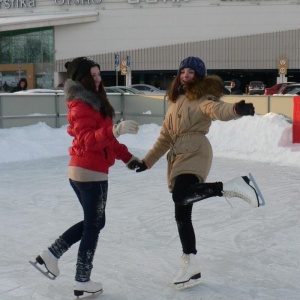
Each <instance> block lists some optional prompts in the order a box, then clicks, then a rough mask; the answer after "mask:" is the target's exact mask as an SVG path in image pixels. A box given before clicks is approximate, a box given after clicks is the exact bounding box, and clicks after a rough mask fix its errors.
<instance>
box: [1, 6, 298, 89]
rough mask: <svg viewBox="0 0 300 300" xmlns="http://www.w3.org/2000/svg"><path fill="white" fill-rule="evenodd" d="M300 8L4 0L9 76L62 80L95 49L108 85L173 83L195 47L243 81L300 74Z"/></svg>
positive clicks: (41, 83)
mask: <svg viewBox="0 0 300 300" xmlns="http://www.w3.org/2000/svg"><path fill="white" fill-rule="evenodd" d="M299 15H300V0H0V82H1V83H2V86H3V84H4V82H6V83H9V84H10V85H15V84H16V82H17V79H18V78H19V77H26V78H27V79H29V86H30V87H45V88H50V87H56V86H57V85H58V84H59V83H62V82H63V81H64V79H65V69H64V64H65V62H66V61H68V60H70V59H72V58H74V57H77V56H89V57H91V58H93V59H94V60H96V61H97V62H98V63H100V65H101V71H102V75H103V78H104V81H105V85H107V86H108V85H115V84H116V83H119V84H120V85H128V84H131V83H143V82H144V83H148V84H152V85H155V86H159V87H161V88H162V89H167V88H168V85H169V83H170V82H171V80H172V78H173V77H174V75H175V74H176V71H177V68H178V64H179V62H180V61H181V60H182V59H183V58H184V57H186V56H189V55H193V56H199V57H201V58H202V59H203V60H204V61H205V63H206V66H207V69H208V73H209V74H217V75H220V76H221V77H222V78H223V79H224V80H230V79H231V78H233V77H235V78H236V77H238V78H239V79H240V80H241V81H242V85H243V87H246V85H247V82H249V81H251V80H262V81H264V82H265V84H266V85H267V86H271V85H273V84H275V83H276V82H279V81H298V82H300V24H299ZM282 59H284V62H285V64H284V65H283V66H280V62H281V61H282Z"/></svg>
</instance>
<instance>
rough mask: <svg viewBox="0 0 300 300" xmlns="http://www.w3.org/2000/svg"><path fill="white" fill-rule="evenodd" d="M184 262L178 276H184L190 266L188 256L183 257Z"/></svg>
mask: <svg viewBox="0 0 300 300" xmlns="http://www.w3.org/2000/svg"><path fill="white" fill-rule="evenodd" d="M182 260H183V266H182V268H181V270H180V271H179V273H178V276H180V275H182V274H183V273H184V272H185V271H186V269H187V268H188V267H189V265H190V259H189V257H188V255H187V254H184V255H182Z"/></svg>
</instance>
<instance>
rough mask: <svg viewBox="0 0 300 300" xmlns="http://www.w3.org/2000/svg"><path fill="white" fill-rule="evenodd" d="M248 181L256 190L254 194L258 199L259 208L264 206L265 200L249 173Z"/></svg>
mask: <svg viewBox="0 0 300 300" xmlns="http://www.w3.org/2000/svg"><path fill="white" fill-rule="evenodd" d="M249 179H250V181H251V182H252V183H253V185H254V187H255V189H256V192H257V195H258V199H259V201H258V202H259V206H264V205H265V204H266V202H265V198H264V196H263V194H262V192H261V190H260V188H259V187H258V184H257V183H256V181H255V179H254V177H253V175H252V174H251V173H249Z"/></svg>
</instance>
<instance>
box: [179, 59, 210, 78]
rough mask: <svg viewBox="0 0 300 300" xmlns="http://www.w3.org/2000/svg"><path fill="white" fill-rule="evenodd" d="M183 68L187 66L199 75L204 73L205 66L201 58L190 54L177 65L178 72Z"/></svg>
mask: <svg viewBox="0 0 300 300" xmlns="http://www.w3.org/2000/svg"><path fill="white" fill-rule="evenodd" d="M184 68H189V69H192V70H194V71H195V72H196V73H197V74H198V75H199V76H205V75H206V67H205V64H204V62H203V60H202V59H200V58H199V57H194V56H190V57H187V58H185V59H184V60H183V61H182V62H181V63H180V65H179V69H178V74H180V72H181V70H182V69H184Z"/></svg>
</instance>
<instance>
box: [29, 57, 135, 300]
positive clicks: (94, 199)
mask: <svg viewBox="0 0 300 300" xmlns="http://www.w3.org/2000/svg"><path fill="white" fill-rule="evenodd" d="M65 67H66V69H67V75H68V78H69V79H68V80H67V81H66V82H65V85H64V92H65V98H66V101H67V106H68V121H69V126H68V133H69V134H70V135H71V136H72V137H73V143H72V146H71V147H70V148H69V154H70V164H69V172H68V175H69V180H70V184H71V186H72V188H73V189H74V191H75V194H76V195H77V197H78V200H79V202H80V204H81V206H82V208H83V216H84V217H83V220H82V221H80V222H79V223H77V224H75V225H73V226H72V227H70V228H69V229H68V230H67V231H65V232H64V233H63V234H62V235H61V236H60V237H59V238H58V239H56V240H55V242H54V243H53V244H52V245H51V246H50V247H49V248H48V249H47V250H45V251H43V252H42V253H41V254H40V255H39V256H38V257H37V258H36V262H35V263H34V264H35V266H36V267H37V268H38V269H39V267H38V265H37V263H39V264H44V265H45V267H46V269H47V272H44V274H45V275H46V276H48V277H50V278H51V277H52V279H54V278H55V277H57V276H58V275H59V268H58V259H59V258H60V257H61V256H62V255H63V254H64V253H65V252H66V251H67V250H68V249H69V248H70V247H71V246H72V245H73V244H75V243H77V242H79V241H80V245H79V250H78V256H77V264H76V274H75V285H74V294H75V295H76V296H80V295H83V293H84V292H87V293H97V292H100V293H101V292H102V284H101V283H100V282H93V281H91V279H90V277H91V271H92V268H93V264H92V263H93V258H94V254H95V250H96V247H97V242H98V235H99V233H100V230H101V229H103V227H104V225H105V206H106V199H107V189H108V171H109V168H110V167H111V166H112V165H113V164H114V163H115V160H116V159H120V160H122V161H123V162H124V163H125V164H128V163H129V162H130V161H132V160H133V159H136V158H135V157H134V156H133V155H132V154H131V153H130V152H129V151H128V149H127V147H126V146H125V145H123V144H120V143H119V142H118V141H117V139H116V138H117V137H118V136H120V135H121V134H124V133H132V134H135V133H137V132H138V123H136V122H135V121H131V120H128V121H123V122H121V123H119V124H118V125H113V121H112V119H113V117H114V109H113V107H112V106H111V104H110V103H109V101H108V99H107V96H106V92H105V89H104V85H103V82H102V80H101V76H100V66H99V64H98V63H96V62H94V61H92V60H90V59H88V58H86V57H78V58H76V59H74V60H73V61H71V62H67V63H66V64H65ZM39 270H40V271H42V270H41V269H39Z"/></svg>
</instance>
